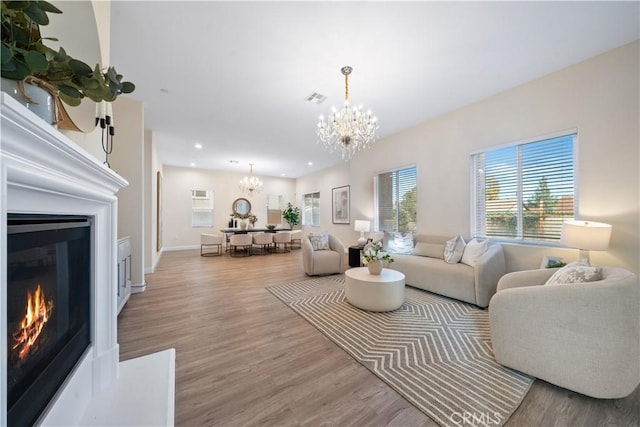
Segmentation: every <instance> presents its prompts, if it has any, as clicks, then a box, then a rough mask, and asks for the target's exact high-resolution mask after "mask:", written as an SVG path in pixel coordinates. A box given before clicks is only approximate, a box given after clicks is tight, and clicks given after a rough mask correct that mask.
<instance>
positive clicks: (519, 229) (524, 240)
mask: <svg viewBox="0 0 640 427" xmlns="http://www.w3.org/2000/svg"><path fill="white" fill-rule="evenodd" d="M571 136H572V137H573V147H572V148H573V149H572V154H573V164H572V168H573V213H572V217H571V218H568V217H567V218H563V221H564V220H568V219H575V218H576V217H577V214H578V206H579V203H578V188H579V186H578V147H579V134H578V129H577V128H572V129H566V130H562V131H559V132H554V133H550V134H546V135H541V136H536V137H532V138H527V139H524V140H520V141H515V142H511V143H507V144H502V145H497V146H493V147H488V148H484V149H480V150H475V151H472V152H471V153H470V155H469V188H470V190H469V193H470V194H469V195H470V203H469V211H470V212H469V221H470V231H471V236H472V237H474V238H476V237H477V238H481V239H491V240H495V241H498V242H503V243H512V244H526V245H534V246H535V245H538V246H561V243H560V235H558V236H557V239H556V240H549V239H546V240H545V239H540V238H539V237H540V236H536V237H537V238H536V239H534V238H530V237H525V236H524V214H523V212H524V202H526V196H525V194H524V191H523V160H522V156H521V151H520V150H521V147H523V146H525V145H528V144H534V143H542V142H545V141H548V140H552V139H559V138H564V137H571ZM511 147H516V150H517V151H516V152H517V167H518V171H517V173H516V178H517V192H516V193H517V194H516V203H517V207H516V212H517V226H516V236H515V237H514V238H509V237H506V236H492V235H487V233H486V228H484V230H485V233H481V232H480V231H482V229H483V227H478V220H479V216H478V210H479V206H478V203H477V201H478V197H479V192H478V189H479V187H478V182H477V177H478V176H477V173H476V170H477V168H476V162H475V161H474V156H477V155H479V154H486V153H489V152H494V151H498V150H502V149H506V148H511ZM543 178H544V176H543ZM484 191H486V187H484V188H483V193H482V194H483V195H484ZM483 203H486V199H485V200H484V202H483ZM486 212H487V211H486V204H485V210H484V214H485V218H486Z"/></svg>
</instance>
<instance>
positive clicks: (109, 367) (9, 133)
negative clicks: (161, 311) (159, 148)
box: [0, 92, 174, 426]
mask: <svg viewBox="0 0 640 427" xmlns="http://www.w3.org/2000/svg"><path fill="white" fill-rule="evenodd" d="M0 95H1V99H0V102H1V111H0V113H1V128H0V132H1V134H0V236H2V237H0V242H1V243H0V265H2V267H3V268H2V275H1V276H0V310H2V311H4V309H2V307H4V305H5V304H6V301H7V299H6V298H7V275H6V268H5V266H6V265H7V245H6V241H7V239H6V235H7V213H34V214H36V213H37V214H54V215H84V216H90V217H93V219H94V226H93V239H94V251H93V254H92V267H93V268H92V291H91V322H92V327H91V345H90V347H89V349H88V350H87V351H86V352H85V354H83V356H82V357H81V359H80V361H79V362H78V364H77V365H76V367H75V368H74V370H73V371H72V372H71V374H70V375H69V377H68V378H67V380H66V381H65V383H64V384H63V386H62V387H61V388H60V390H58V393H57V395H56V396H55V397H54V398H53V400H52V401H51V403H50V404H49V406H48V407H47V409H46V410H45V413H44V414H43V416H41V418H40V420H39V423H40V424H42V425H78V424H80V423H81V422H82V423H86V422H87V420H90V419H91V420H94V421H95V422H96V423H102V424H105V423H108V419H107V418H104V417H108V415H109V411H105V410H104V408H106V407H109V405H111V404H113V403H114V402H135V396H133V397H132V398H129V396H126V397H123V396H122V394H123V393H126V390H127V387H123V386H122V384H119V383H122V382H126V381H128V382H129V383H138V382H140V383H144V382H145V381H147V380H150V379H149V378H151V377H153V378H151V380H150V381H152V382H154V381H155V382H154V383H155V384H162V386H159V388H160V389H161V390H165V389H166V392H162V393H160V395H161V396H162V397H163V398H164V399H165V402H164V404H163V405H161V406H162V407H164V408H165V409H166V411H165V412H164V415H166V416H163V417H161V418H160V419H157V418H156V419H154V422H155V423H161V424H165V423H166V424H173V371H174V352H173V350H172V349H171V350H168V351H167V352H166V353H165V354H164V355H161V354H160V353H158V354H156V355H153V357H150V358H149V362H148V363H145V361H144V360H138V361H136V362H133V364H134V365H135V366H136V367H137V368H136V369H134V370H132V369H129V368H126V367H125V368H124V369H123V372H127V378H119V367H120V363H119V348H118V343H117V313H118V307H117V294H116V292H117V289H116V286H117V285H116V284H117V245H116V241H117V218H118V213H117V198H116V195H115V194H116V193H117V192H118V191H119V190H120V189H121V188H124V187H125V186H127V184H128V183H127V181H126V180H125V179H123V178H122V177H120V176H119V175H117V174H116V173H115V172H113V171H112V170H110V169H109V168H107V167H106V166H104V165H102V164H101V163H100V162H99V161H98V160H97V159H95V158H94V157H92V156H91V155H90V154H88V153H87V152H86V151H84V150H83V149H82V148H80V147H79V146H78V145H76V144H75V143H73V142H71V141H70V140H69V139H68V138H66V137H65V136H64V135H62V134H61V133H60V132H58V131H57V130H56V129H54V128H53V127H51V126H50V125H48V124H46V123H45V122H44V121H43V120H41V119H39V118H38V117H36V116H35V115H34V114H33V113H32V112H31V111H29V110H27V109H26V108H25V107H23V106H22V105H20V104H19V103H18V102H16V101H15V100H14V99H13V98H11V97H9V96H8V95H6V94H5V93H4V92H0ZM4 312H6V311H4ZM6 322H7V319H6V316H0V355H1V356H2V357H1V363H0V397H1V398H0V425H1V426H4V425H6V423H7V418H6V416H7V401H6V391H7V384H6V381H7V366H6V363H7V323H6ZM158 355H160V356H158ZM147 357H149V356H147ZM141 359H144V358H141ZM124 363H128V364H131V363H132V361H128V362H124ZM123 366H124V365H123ZM145 366H146V369H145ZM158 369H159V370H160V371H161V374H158ZM132 371H135V372H137V373H132ZM132 375H142V376H144V375H148V378H135V379H133V378H132V377H131V376H132ZM163 387H164V388H163ZM146 398H147V400H148V398H149V396H146ZM157 409H158V406H157V405H155V406H154V410H155V411H157ZM88 410H89V411H93V412H94V413H103V414H102V415H96V416H94V414H87V411H88ZM124 412H127V411H124ZM129 412H130V413H131V414H132V415H134V416H138V418H137V420H138V421H140V416H141V415H140V414H144V409H143V408H139V410H136V409H135V408H133V409H130V410H129ZM136 412H137V414H136ZM161 412H162V411H161ZM142 416H143V417H144V415H142ZM100 417H102V418H100ZM130 419H131V420H133V419H136V418H135V417H132V418H130ZM163 420H164V421H163ZM125 421H126V420H125Z"/></svg>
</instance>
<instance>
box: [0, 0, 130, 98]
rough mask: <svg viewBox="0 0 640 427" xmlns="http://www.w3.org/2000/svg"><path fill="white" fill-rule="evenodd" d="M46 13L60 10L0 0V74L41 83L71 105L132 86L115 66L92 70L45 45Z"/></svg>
mask: <svg viewBox="0 0 640 427" xmlns="http://www.w3.org/2000/svg"><path fill="white" fill-rule="evenodd" d="M48 13H62V11H61V10H60V9H58V8H57V7H55V6H54V5H52V4H51V3H48V2H46V1H42V0H34V1H6V0H2V57H1V66H2V77H4V78H7V79H10V80H19V81H24V82H26V83H31V84H35V85H37V86H41V87H42V88H43V89H45V90H47V91H48V92H49V93H51V95H54V96H56V95H58V96H59V97H60V99H61V100H62V101H64V102H65V103H66V104H68V105H71V106H77V105H80V102H81V101H82V99H83V98H85V97H87V98H89V99H91V100H92V101H94V102H101V101H107V102H112V101H115V99H116V98H117V97H118V95H120V94H123V93H131V92H133V91H134V90H135V85H134V84H133V83H131V82H126V81H125V82H123V81H122V75H121V74H118V73H117V72H116V70H115V68H114V67H109V68H107V69H106V70H102V69H100V66H99V65H96V66H95V67H94V68H93V69H92V68H91V67H90V66H89V65H87V64H85V63H84V62H82V61H80V60H78V59H75V58H72V57H71V56H69V55H68V54H67V52H66V51H65V50H64V49H63V48H62V47H61V48H60V49H59V50H57V51H55V50H53V49H51V48H49V47H48V46H46V45H45V44H44V40H53V41H57V39H55V38H43V37H42V36H41V35H40V25H47V24H49V17H48V15H47V14H48Z"/></svg>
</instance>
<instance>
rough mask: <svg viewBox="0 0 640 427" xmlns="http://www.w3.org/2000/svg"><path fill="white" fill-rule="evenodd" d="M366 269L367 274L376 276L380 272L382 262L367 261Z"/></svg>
mask: <svg viewBox="0 0 640 427" xmlns="http://www.w3.org/2000/svg"><path fill="white" fill-rule="evenodd" d="M367 268H368V269H369V274H373V275H375V276H378V275H380V272H381V271H382V261H369V263H368V264H367Z"/></svg>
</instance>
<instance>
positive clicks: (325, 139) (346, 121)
mask: <svg viewBox="0 0 640 427" xmlns="http://www.w3.org/2000/svg"><path fill="white" fill-rule="evenodd" d="M340 71H341V72H342V74H343V75H344V106H343V107H342V109H341V110H340V111H338V110H337V109H336V107H332V108H331V114H329V117H328V118H327V120H326V121H325V119H324V117H323V116H320V120H319V121H318V130H317V131H316V134H317V135H318V139H319V140H320V142H321V143H323V144H324V145H326V146H327V148H328V149H329V151H330V152H333V151H334V150H339V151H341V152H342V160H344V161H349V160H351V157H352V156H353V154H354V153H355V152H356V151H359V150H362V149H364V148H367V147H368V146H369V145H371V144H372V143H373V142H375V140H376V139H377V138H378V136H377V135H376V130H377V129H378V119H377V118H376V117H375V116H374V115H373V113H372V112H371V110H367V112H364V111H363V108H362V105H359V106H357V107H351V106H350V105H349V74H351V72H352V71H353V68H351V67H349V66H345V67H342V68H341V69H340Z"/></svg>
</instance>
